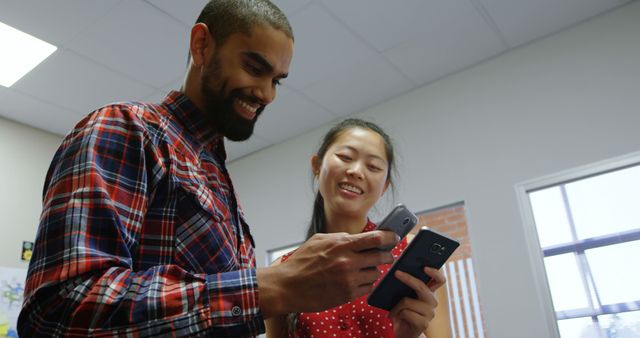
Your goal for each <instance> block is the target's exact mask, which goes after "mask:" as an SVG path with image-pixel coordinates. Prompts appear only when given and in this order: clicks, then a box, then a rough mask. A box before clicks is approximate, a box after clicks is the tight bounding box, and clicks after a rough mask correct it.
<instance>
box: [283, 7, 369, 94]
mask: <svg viewBox="0 0 640 338" xmlns="http://www.w3.org/2000/svg"><path fill="white" fill-rule="evenodd" d="M289 19H290V20H291V24H292V26H293V29H294V30H295V40H296V43H295V47H294V53H293V61H292V64H291V67H290V70H289V78H288V79H287V80H286V83H287V84H288V85H290V86H292V87H294V88H304V86H306V85H309V84H311V83H313V82H316V81H318V80H320V79H322V78H323V77H324V74H325V73H326V72H327V71H330V70H331V69H333V68H336V67H337V68H346V67H348V66H350V65H353V64H356V63H358V62H359V61H360V60H362V59H364V58H366V57H367V56H369V55H371V54H372V53H373V52H374V51H373V50H372V49H371V48H369V47H368V46H367V45H366V44H365V43H364V42H363V41H362V40H361V39H360V38H358V37H356V36H355V35H354V34H352V33H351V32H349V31H348V30H347V29H346V28H345V27H344V26H343V25H342V23H340V22H339V21H337V20H336V19H335V18H334V17H333V16H331V15H330V14H329V13H328V12H327V11H326V10H325V9H323V8H322V7H319V6H318V5H316V4H311V5H310V6H309V7H307V8H305V9H304V10H302V11H300V12H299V13H297V14H295V15H293V16H291V17H290V18H289Z"/></svg>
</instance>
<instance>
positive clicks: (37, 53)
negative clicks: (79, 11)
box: [0, 22, 58, 87]
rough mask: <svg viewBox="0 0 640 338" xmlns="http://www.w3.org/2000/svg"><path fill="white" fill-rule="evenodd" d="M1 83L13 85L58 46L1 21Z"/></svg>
mask: <svg viewBox="0 0 640 338" xmlns="http://www.w3.org/2000/svg"><path fill="white" fill-rule="evenodd" d="M0 46H2V52H1V53H0V85H2V86H5V87H11V86H12V85H13V84H14V83H16V81H18V80H19V79H20V78H21V77H23V76H25V75H26V74H27V73H28V72H29V71H31V70H32V69H33V68H35V67H36V66H37V65H38V64H40V62H42V61H43V60H44V59H46V58H47V57H49V55H51V54H52V53H53V52H55V51H56V49H58V47H56V46H54V45H52V44H50V43H47V42H44V41H42V40H40V39H38V38H35V37H33V36H31V35H29V34H27V33H24V32H22V31H19V30H17V29H15V28H13V27H11V26H7V25H5V24H3V23H2V22H0Z"/></svg>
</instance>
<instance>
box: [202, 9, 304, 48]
mask: <svg viewBox="0 0 640 338" xmlns="http://www.w3.org/2000/svg"><path fill="white" fill-rule="evenodd" d="M200 22H201V23H204V24H206V25H207V27H209V31H210V32H211V34H212V35H213V38H214V40H215V42H216V44H217V45H222V44H224V42H225V40H226V39H227V38H228V37H229V35H231V34H234V33H238V32H241V33H244V34H246V35H250V34H251V29H252V28H253V27H254V26H256V25H265V24H267V25H270V26H271V27H273V28H274V29H277V30H280V31H282V32H283V33H285V35H287V36H288V37H289V38H291V39H292V40H293V30H292V29H291V25H290V24H289V20H287V17H286V16H285V15H284V13H283V12H282V11H281V10H280V8H278V7H277V6H276V5H274V4H272V3H271V2H270V1H268V0H211V1H209V2H208V3H207V4H206V5H205V6H204V8H203V9H202V12H200V16H198V19H197V20H196V23H200Z"/></svg>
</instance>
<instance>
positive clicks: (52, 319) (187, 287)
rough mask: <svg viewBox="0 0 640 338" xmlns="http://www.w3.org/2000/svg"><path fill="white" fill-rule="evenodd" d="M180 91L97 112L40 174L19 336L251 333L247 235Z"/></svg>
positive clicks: (251, 268) (216, 152) (253, 298)
mask: <svg viewBox="0 0 640 338" xmlns="http://www.w3.org/2000/svg"><path fill="white" fill-rule="evenodd" d="M210 123H211V122H208V121H207V119H206V118H205V116H204V115H203V112H201V111H200V110H198V109H197V108H196V106H195V105H194V104H193V103H192V102H191V101H190V100H189V99H188V98H187V97H186V96H184V95H183V94H182V93H179V92H171V93H170V94H169V95H168V96H167V98H166V99H165V101H164V102H163V103H162V104H143V103H117V104H112V105H109V106H106V107H103V108H101V109H99V110H97V111H95V112H93V113H92V114H90V115H89V116H88V117H86V118H85V119H84V120H82V121H81V122H80V123H79V124H78V125H77V126H76V127H75V128H74V130H73V131H72V132H71V133H70V134H69V135H68V136H67V137H66V138H65V139H64V141H63V143H62V145H61V146H60V148H59V149H58V151H57V152H56V154H55V156H54V158H53V161H52V164H51V167H50V168H49V172H48V174H47V178H46V182H45V188H44V197H43V211H42V215H41V219H40V226H39V228H38V233H37V237H36V242H35V247H34V251H33V257H32V259H31V262H30V264H29V273H28V277H27V282H26V287H25V298H24V299H25V301H24V304H23V308H22V311H21V313H20V317H19V321H18V328H19V332H20V335H22V336H28V337H33V336H47V337H50V336H61V335H64V336H77V337H86V336H89V335H91V336H126V337H147V336H153V337H157V336H165V335H166V336H199V335H204V334H206V335H210V336H215V337H219V336H230V337H244V336H255V335H258V334H259V333H261V332H264V322H263V317H262V314H261V312H260V310H259V307H258V286H257V281H256V273H255V256H254V249H253V240H252V238H251V235H250V233H249V228H248V226H247V223H246V222H245V219H244V216H243V213H242V211H241V209H240V206H239V205H238V203H237V199H236V195H235V192H234V190H233V186H232V184H231V180H230V177H229V174H228V172H227V170H226V167H225V164H224V161H225V158H226V154H225V151H224V141H223V138H222V137H220V136H219V135H215V134H214V132H213V131H212V128H211V125H210Z"/></svg>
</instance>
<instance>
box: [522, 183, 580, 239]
mask: <svg viewBox="0 0 640 338" xmlns="http://www.w3.org/2000/svg"><path fill="white" fill-rule="evenodd" d="M529 200H530V201H531V209H532V210H533V217H534V218H535V222H536V229H537V230H538V238H539V239H540V247H542V248H543V249H544V248H546V247H549V246H552V245H555V244H561V243H567V242H571V241H572V238H571V230H570V228H569V221H568V220H567V212H566V211H565V208H564V202H563V200H562V194H561V193H560V188H559V187H553V188H548V189H544V190H539V191H535V192H532V193H530V194H529Z"/></svg>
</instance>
